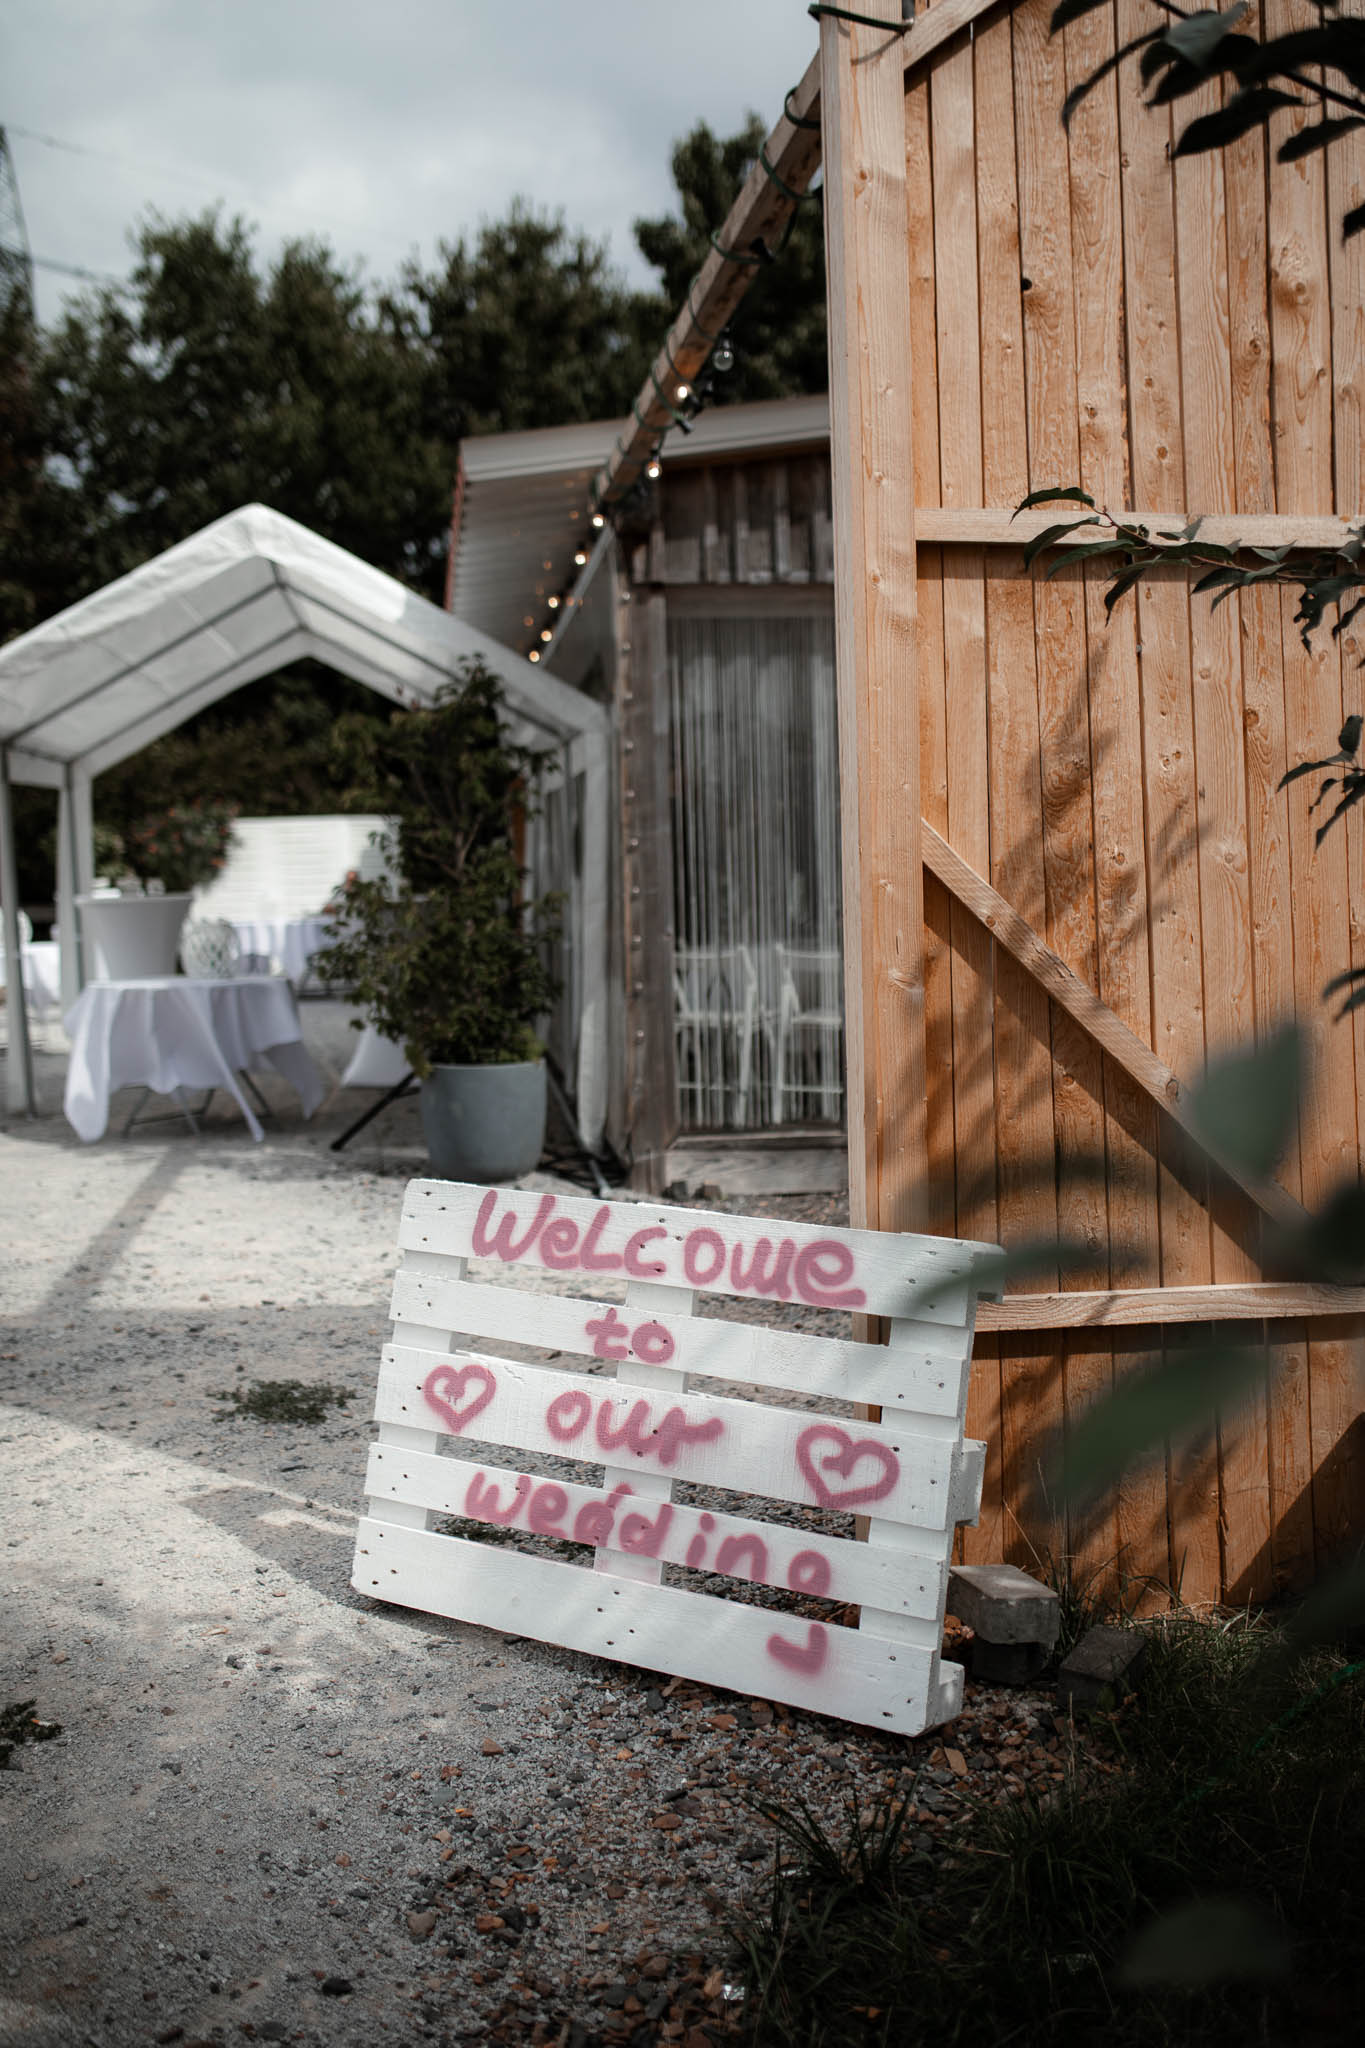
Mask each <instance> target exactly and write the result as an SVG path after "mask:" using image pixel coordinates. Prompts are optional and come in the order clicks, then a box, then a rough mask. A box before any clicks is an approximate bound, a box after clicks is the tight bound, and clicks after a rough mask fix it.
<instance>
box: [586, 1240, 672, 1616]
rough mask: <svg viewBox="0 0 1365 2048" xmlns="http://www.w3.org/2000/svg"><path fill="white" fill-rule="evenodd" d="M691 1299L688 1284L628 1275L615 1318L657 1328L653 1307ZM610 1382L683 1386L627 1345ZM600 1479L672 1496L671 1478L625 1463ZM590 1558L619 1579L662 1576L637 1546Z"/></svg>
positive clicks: (652, 1580) (655, 1580)
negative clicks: (634, 1549) (655, 1283)
mask: <svg viewBox="0 0 1365 2048" xmlns="http://www.w3.org/2000/svg"><path fill="white" fill-rule="evenodd" d="M694 1299H695V1297H694V1296H693V1293H692V1289H691V1288H690V1287H653V1286H651V1285H650V1284H649V1282H648V1281H641V1280H632V1281H631V1283H630V1285H629V1287H628V1288H627V1289H626V1301H625V1310H624V1312H623V1314H622V1316H621V1321H622V1323H623V1324H624V1323H628V1324H629V1325H630V1326H631V1328H632V1329H637V1328H644V1329H646V1330H650V1331H658V1330H660V1329H661V1328H662V1325H661V1324H660V1323H659V1322H658V1320H657V1317H656V1311H657V1310H659V1309H670V1310H672V1312H673V1313H674V1315H681V1316H690V1315H691V1313H692V1304H693V1301H694ZM615 1384H616V1385H617V1386H618V1387H639V1388H640V1390H641V1391H642V1392H643V1393H647V1394H657V1395H660V1396H664V1395H670V1394H681V1393H683V1392H684V1391H685V1390H686V1387H687V1375H686V1373H683V1372H679V1371H678V1370H677V1368H676V1367H675V1366H673V1365H658V1364H648V1363H646V1362H644V1361H642V1360H641V1358H640V1357H639V1356H638V1355H632V1353H631V1352H629V1351H628V1352H627V1355H626V1357H625V1358H623V1359H622V1360H621V1362H620V1363H619V1364H618V1366H617V1368H616V1380H615ZM602 1483H603V1485H604V1486H605V1487H606V1488H607V1490H608V1491H609V1492H610V1491H611V1490H612V1489H613V1488H614V1487H617V1486H629V1487H630V1488H631V1489H632V1490H633V1491H634V1492H636V1493H638V1494H639V1495H640V1496H641V1498H642V1499H646V1500H651V1501H670V1500H672V1498H673V1481H672V1480H671V1479H665V1478H664V1477H663V1475H662V1474H661V1473H656V1472H641V1471H639V1470H638V1469H637V1468H636V1467H634V1466H630V1465H607V1466H606V1467H605V1468H604V1470H603V1473H602ZM658 1519H659V1517H658V1516H657V1515H655V1516H654V1517H653V1520H654V1521H655V1522H657V1521H658ZM593 1562H594V1569H595V1570H597V1571H599V1572H614V1573H616V1575H617V1576H618V1577H620V1578H624V1579H639V1580H640V1581H641V1582H642V1583H647V1584H652V1585H656V1586H657V1585H658V1584H659V1582H660V1581H661V1579H662V1578H663V1569H664V1568H663V1565H662V1564H661V1563H660V1562H659V1560H658V1558H657V1557H651V1556H643V1555H641V1554H639V1553H638V1552H631V1551H626V1550H613V1549H610V1548H603V1549H601V1550H599V1551H598V1553H597V1556H596V1558H595V1559H594V1561H593Z"/></svg>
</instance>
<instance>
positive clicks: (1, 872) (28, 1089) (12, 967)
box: [0, 747, 36, 1116]
mask: <svg viewBox="0 0 1365 2048" xmlns="http://www.w3.org/2000/svg"><path fill="white" fill-rule="evenodd" d="M0 920H2V921H3V929H4V934H5V1004H6V1013H7V1019H8V1024H9V1057H8V1058H7V1060H6V1061H5V1098H6V1100H5V1106H6V1108H7V1109H11V1110H14V1109H23V1110H26V1111H27V1112H28V1114H29V1115H30V1116H32V1115H33V1114H34V1112H35V1108H36V1104H35V1101H34V1094H33V1049H32V1047H31V1046H30V1044H29V1037H28V1005H27V1003H26V1002H25V1001H24V956H23V951H22V948H21V945H20V941H19V860H18V856H17V854H16V852H15V847H14V803H13V800H12V798H11V796H10V782H9V751H8V749H7V748H4V747H0Z"/></svg>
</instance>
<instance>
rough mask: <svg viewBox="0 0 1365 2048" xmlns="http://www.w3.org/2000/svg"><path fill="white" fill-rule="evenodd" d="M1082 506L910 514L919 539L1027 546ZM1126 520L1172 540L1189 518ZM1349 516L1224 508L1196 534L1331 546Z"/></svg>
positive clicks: (1076, 537) (1078, 534)
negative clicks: (1028, 510)
mask: <svg viewBox="0 0 1365 2048" xmlns="http://www.w3.org/2000/svg"><path fill="white" fill-rule="evenodd" d="M1084 511H1085V508H1084V506H1081V505H1077V506H1075V507H1074V508H1071V507H1068V506H1066V505H1044V506H1042V507H1040V508H1039V509H1038V510H1037V511H1031V512H1019V513H1015V512H1012V511H1007V510H1004V509H1002V508H1000V507H994V506H977V505H957V506H952V507H948V506H944V507H939V506H923V507H921V508H920V510H919V511H917V512H916V514H915V531H916V537H917V539H918V540H919V541H920V542H921V543H922V544H927V543H930V542H934V543H942V544H944V545H946V546H961V547H1009V548H1020V547H1026V546H1027V545H1028V543H1029V542H1030V541H1031V540H1034V539H1036V537H1037V536H1038V535H1039V534H1040V533H1042V532H1043V531H1044V529H1045V528H1046V527H1049V526H1057V525H1059V524H1060V523H1061V522H1062V520H1064V519H1068V518H1072V517H1075V518H1078V519H1079V518H1081V517H1083V516H1084ZM1114 516H1115V517H1116V518H1118V519H1121V520H1123V521H1124V522H1125V524H1128V523H1133V524H1137V525H1139V526H1146V527H1148V528H1149V529H1150V530H1151V532H1152V535H1153V537H1154V538H1155V539H1165V540H1174V539H1175V538H1176V537H1177V536H1178V535H1179V533H1180V532H1181V530H1182V528H1183V527H1184V526H1185V525H1186V524H1187V523H1188V522H1187V519H1186V517H1185V515H1183V514H1181V513H1175V512H1118V513H1116V514H1115V515H1114ZM1351 530H1352V529H1351V525H1350V522H1349V521H1348V520H1345V519H1335V518H1331V517H1326V518H1324V517H1321V516H1318V515H1315V514H1312V513H1295V512H1224V513H1221V514H1219V515H1217V516H1216V517H1212V518H1207V519H1205V520H1203V521H1202V523H1201V525H1200V528H1199V534H1198V538H1199V539H1200V540H1206V541H1209V542H1211V543H1212V544H1213V545H1214V546H1216V547H1223V548H1226V547H1234V546H1236V545H1238V544H1240V545H1241V546H1243V547H1248V548H1283V547H1291V548H1312V549H1315V550H1323V551H1330V550H1333V549H1336V548H1339V547H1342V546H1344V544H1345V542H1346V541H1347V539H1348V538H1349V536H1350V533H1351ZM1104 532H1105V529H1104V528H1103V527H1099V526H1095V525H1092V524H1089V523H1087V524H1086V525H1085V526H1081V527H1078V528H1077V529H1076V531H1075V532H1074V533H1072V534H1068V536H1067V537H1066V539H1065V540H1063V541H1059V542H1058V544H1057V546H1058V552H1059V553H1060V552H1063V551H1064V550H1065V549H1066V548H1068V547H1076V546H1078V545H1079V544H1080V543H1081V542H1082V541H1093V540H1102V539H1103V538H1104Z"/></svg>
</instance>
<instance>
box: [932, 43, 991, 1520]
mask: <svg viewBox="0 0 1365 2048" xmlns="http://www.w3.org/2000/svg"><path fill="white" fill-rule="evenodd" d="M927 97H928V110H929V164H928V171H929V179H928V183H927V186H926V191H925V198H926V201H927V203H928V204H929V205H930V206H931V208H932V229H933V251H934V282H935V292H934V316H935V324H936V332H935V336H934V360H935V362H936V365H937V387H938V482H939V495H938V500H937V502H938V503H940V504H943V505H959V506H960V505H980V504H982V503H984V502H985V500H984V499H983V497H982V488H983V485H982V455H981V329H980V322H979V314H978V303H977V300H978V292H977V218H976V164H975V147H974V136H975V128H976V119H975V88H974V83H973V50H972V45H971V44H970V43H968V42H960V43H959V44H958V45H957V46H956V48H954V49H952V50H950V51H949V52H948V54H947V55H946V56H944V57H943V58H942V60H941V61H940V62H939V63H938V64H936V65H935V67H934V70H933V74H932V79H931V82H930V84H929V88H928V95H927ZM917 360H918V359H917ZM984 571H985V559H984V555H983V553H982V551H981V549H980V548H962V547H953V548H944V549H943V550H941V554H940V576H939V583H938V596H939V599H940V601H941V605H942V632H943V638H942V670H941V673H942V681H943V725H942V734H943V771H944V774H943V791H944V796H945V798H946V816H947V827H946V837H947V839H948V840H949V843H950V844H951V845H953V846H955V847H957V848H958V850H959V851H960V852H961V853H962V855H963V857H964V858H965V859H966V860H968V861H970V862H971V864H972V866H973V867H975V868H976V869H977V871H978V873H983V874H984V873H988V872H989V868H990V811H989V774H990V754H989V735H988V730H987V722H986V612H985V597H984V591H983V578H984ZM947 911H948V917H947V926H946V937H947V951H946V956H945V958H944V961H943V963H942V964H943V967H946V971H947V989H946V995H947V1016H946V1018H944V1019H942V1022H944V1023H946V1024H947V1026H948V1028H949V1032H950V1037H951V1045H950V1052H949V1061H950V1069H949V1070H950V1073H951V1097H950V1099H946V1100H945V1101H944V1103H943V1109H944V1110H945V1112H948V1113H950V1114H951V1128H952V1144H953V1153H954V1187H955V1200H954V1226H953V1227H954V1228H955V1229H956V1230H957V1232H958V1233H959V1235H961V1236H964V1237H972V1238H979V1239H982V1240H984V1241H986V1242H990V1241H993V1240H994V1239H995V1238H996V1236H997V1235H998V1230H999V1217H998V1213H997V1208H996V1201H995V1140H996V1128H995V1126H996V1116H995V1095H994V1068H995V1061H994V1056H993V1034H994V1020H993V1016H992V1007H993V989H992V963H991V953H992V948H991V943H990V939H989V937H988V935H987V933H986V932H985V931H984V930H983V929H982V927H981V926H980V925H979V924H978V923H977V922H976V920H975V919H974V918H972V917H970V916H969V915H968V914H967V913H966V912H965V911H964V910H963V909H962V908H961V906H960V905H958V904H951V903H950V904H949V905H948V906H947ZM940 971H942V968H941V969H940ZM999 1356H1000V1346H999V1341H998V1339H997V1340H993V1341H992V1340H988V1339H983V1341H982V1342H981V1343H980V1344H978V1345H977V1347H976V1354H975V1363H974V1366H973V1372H972V1383H971V1394H972V1401H971V1404H970V1405H971V1408H972V1412H973V1420H972V1425H971V1426H972V1430H973V1433H974V1434H975V1433H978V1432H979V1431H980V1429H981V1428H982V1427H983V1426H985V1427H986V1428H987V1429H988V1431H989V1433H988V1434H987V1435H986V1437H985V1441H986V1443H987V1445H988V1451H987V1471H986V1475H985V1482H984V1486H983V1495H984V1496H985V1498H986V1499H987V1500H988V1501H989V1503H990V1505H989V1507H988V1508H987V1510H986V1516H988V1517H989V1520H988V1521H986V1525H985V1526H984V1527H983V1526H982V1523H978V1525H977V1528H976V1530H975V1531H974V1532H972V1537H974V1539H975V1541H974V1542H972V1541H971V1539H970V1538H969V1537H968V1536H967V1535H966V1533H965V1532H964V1543H963V1549H964V1555H969V1554H975V1552H976V1549H977V1547H978V1546H981V1545H986V1544H989V1545H992V1546H994V1547H992V1548H991V1550H990V1554H991V1556H993V1557H1000V1556H1003V1555H1005V1554H1006V1553H1007V1551H1008V1548H1009V1538H1010V1526H1009V1522H1008V1502H1007V1500H1006V1499H1005V1496H1004V1492H1003V1488H1002V1479H1003V1474H1002V1471H1001V1468H1000V1435H999V1430H998V1428H994V1429H991V1428H990V1421H991V1411H992V1410H993V1409H994V1410H996V1411H997V1413H998V1408H999V1400H1000V1385H999V1379H1000V1366H999ZM1000 1515H1003V1516H1004V1517H1005V1519H1004V1520H1003V1521H1002V1522H1000V1523H999V1525H998V1526H997V1519H998V1517H999V1516H1000ZM984 1519H985V1518H984V1517H983V1520H984ZM969 1545H970V1547H969Z"/></svg>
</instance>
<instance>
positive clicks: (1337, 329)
mask: <svg viewBox="0 0 1365 2048" xmlns="http://www.w3.org/2000/svg"><path fill="white" fill-rule="evenodd" d="M1326 170H1327V233H1328V247H1329V251H1330V265H1331V270H1330V284H1331V307H1332V455H1333V471H1334V481H1335V486H1336V507H1337V510H1338V511H1339V512H1341V513H1342V514H1343V515H1344V516H1345V517H1346V518H1348V519H1350V520H1352V521H1353V522H1358V521H1359V520H1360V519H1361V517H1362V515H1365V239H1363V238H1362V237H1361V236H1360V235H1354V236H1352V238H1351V239H1350V241H1343V240H1342V237H1341V227H1340V223H1341V219H1342V216H1343V215H1344V214H1345V213H1347V212H1348V211H1350V210H1351V208H1353V207H1358V206H1361V205H1365V142H1362V138H1361V135H1360V133H1358V132H1357V133H1355V134H1352V135H1347V136H1345V137H1343V138H1342V140H1341V141H1340V142H1339V143H1337V144H1336V145H1335V146H1334V147H1333V148H1332V149H1330V150H1329V151H1328V152H1327V155H1326ZM1337 646H1338V653H1339V656H1340V660H1341V688H1342V709H1343V711H1344V712H1351V711H1359V710H1361V709H1362V708H1365V668H1362V663H1365V632H1362V630H1361V622H1360V620H1357V621H1356V622H1355V624H1354V625H1353V626H1351V627H1350V628H1348V630H1347V632H1346V633H1344V634H1343V635H1342V637H1341V639H1340V641H1339V642H1338V643H1337ZM1347 873H1348V875H1349V876H1352V877H1354V878H1355V891H1356V893H1355V894H1354V895H1353V896H1352V897H1351V898H1350V900H1349V903H1348V917H1349V923H1350V944H1351V965H1352V966H1353V967H1362V966H1365V888H1363V887H1362V881H1361V878H1362V876H1365V820H1362V819H1361V817H1360V815H1359V813H1358V812H1352V813H1351V815H1350V818H1349V820H1348V825H1347ZM1339 1028H1340V1029H1342V1030H1344V1029H1345V1028H1346V1027H1345V1026H1344V1025H1343V1026H1341V1027H1339ZM1351 1028H1352V1033H1353V1037H1354V1048H1353V1049H1354V1054H1355V1071H1356V1076H1357V1083H1358V1085H1360V1084H1362V1083H1365V1012H1362V1011H1357V1012H1356V1013H1355V1015H1354V1017H1353V1019H1352V1027H1351ZM1357 1146H1358V1156H1360V1155H1361V1154H1362V1153H1365V1130H1362V1129H1360V1128H1359V1105H1358V1104H1357ZM1342 1337H1343V1342H1344V1347H1345V1349H1346V1352H1347V1356H1348V1358H1350V1357H1354V1359H1355V1361H1356V1379H1355V1386H1356V1396H1357V1408H1358V1407H1359V1391H1360V1378H1359V1374H1360V1369H1361V1368H1360V1360H1361V1351H1362V1347H1365V1328H1363V1327H1362V1325H1361V1324H1360V1323H1356V1324H1355V1325H1354V1326H1353V1327H1352V1326H1348V1327H1346V1328H1345V1329H1343V1332H1342ZM1347 1370H1348V1372H1349V1366H1348V1368H1347ZM1337 1420H1338V1423H1339V1424H1340V1425H1341V1433H1340V1434H1339V1436H1338V1439H1337V1445H1336V1447H1335V1448H1334V1449H1332V1450H1331V1451H1329V1453H1328V1456H1329V1457H1330V1459H1331V1462H1332V1472H1331V1480H1330V1486H1329V1489H1328V1499H1327V1502H1326V1508H1327V1513H1328V1515H1329V1516H1331V1515H1332V1514H1333V1513H1334V1512H1335V1510H1334V1507H1333V1503H1334V1502H1336V1501H1340V1502H1342V1503H1343V1504H1344V1505H1345V1507H1346V1508H1347V1511H1348V1514H1350V1516H1351V1521H1350V1522H1348V1530H1347V1534H1348V1539H1354V1540H1357V1541H1358V1540H1359V1539H1360V1538H1361V1537H1362V1535H1365V1470H1362V1455H1363V1452H1362V1445H1361V1441H1360V1436H1361V1424H1360V1423H1359V1421H1358V1420H1357V1422H1356V1424H1355V1426H1354V1428H1352V1425H1351V1423H1350V1420H1349V1415H1348V1414H1347V1413H1345V1412H1344V1411H1343V1407H1342V1405H1341V1404H1340V1402H1339V1403H1338V1412H1337Z"/></svg>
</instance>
